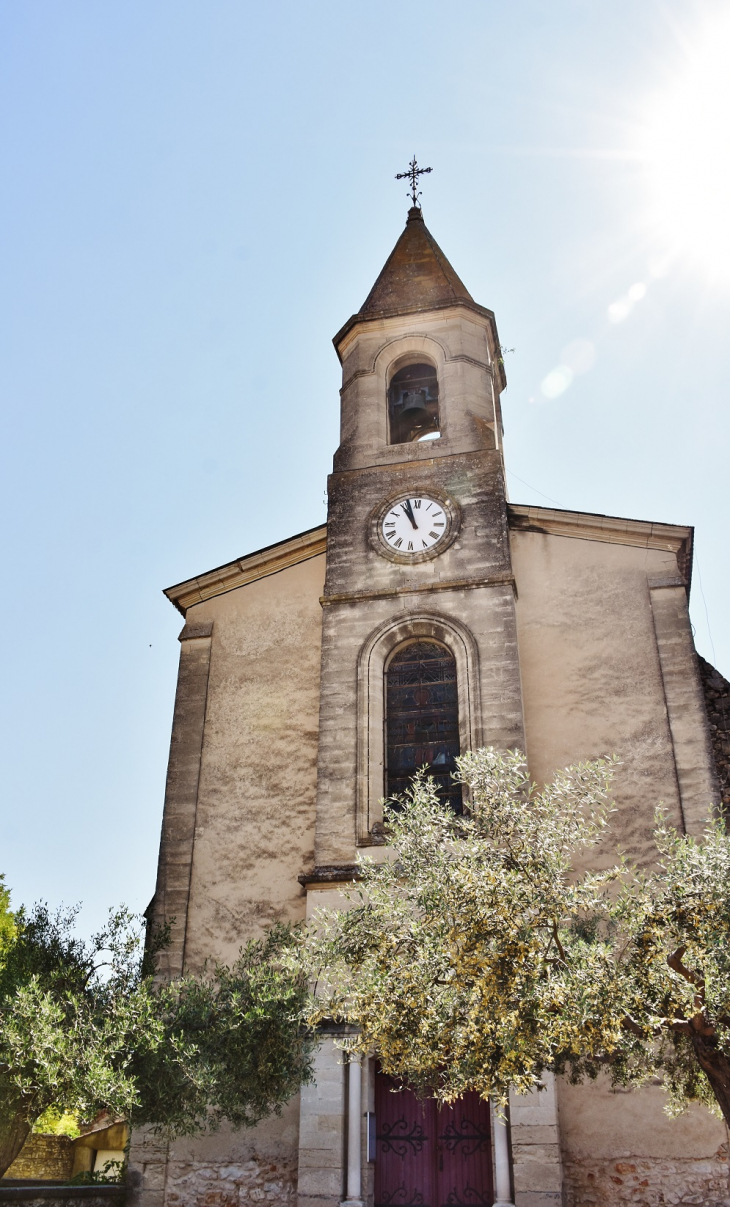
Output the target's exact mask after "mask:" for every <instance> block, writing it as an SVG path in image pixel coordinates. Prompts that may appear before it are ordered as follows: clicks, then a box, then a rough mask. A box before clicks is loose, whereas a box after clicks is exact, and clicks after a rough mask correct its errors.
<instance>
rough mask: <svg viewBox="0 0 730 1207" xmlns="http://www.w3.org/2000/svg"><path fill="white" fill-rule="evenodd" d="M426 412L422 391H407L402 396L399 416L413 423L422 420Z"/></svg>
mask: <svg viewBox="0 0 730 1207" xmlns="http://www.w3.org/2000/svg"><path fill="white" fill-rule="evenodd" d="M427 411H428V407H427V406H426V399H425V391H424V390H408V391H407V393H405V394H404V395H403V410H402V411H401V416H402V417H403V418H404V419H405V418H406V417H407V418H408V420H409V422H411V423H413V422H415V421H417V420H419V419H423V418H424V417H425V415H426V412H427Z"/></svg>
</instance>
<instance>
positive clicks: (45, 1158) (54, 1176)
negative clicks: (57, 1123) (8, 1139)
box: [5, 1133, 74, 1182]
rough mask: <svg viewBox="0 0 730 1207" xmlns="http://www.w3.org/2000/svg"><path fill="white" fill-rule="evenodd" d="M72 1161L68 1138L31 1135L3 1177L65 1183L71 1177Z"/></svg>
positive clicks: (72, 1156) (70, 1144)
mask: <svg viewBox="0 0 730 1207" xmlns="http://www.w3.org/2000/svg"><path fill="white" fill-rule="evenodd" d="M73 1159H74V1153H73V1140H71V1139H70V1138H69V1137H68V1136H50V1135H49V1136H44V1135H40V1134H37V1133H31V1135H30V1136H29V1137H28V1139H27V1140H26V1142H25V1144H24V1145H23V1147H22V1149H21V1151H20V1153H19V1154H18V1156H17V1157H16V1158H15V1160H14V1161H13V1164H12V1165H11V1166H10V1168H9V1169H8V1170H7V1172H6V1174H5V1177H6V1178H36V1179H38V1180H39V1181H51V1182H63V1181H67V1180H68V1179H69V1178H70V1177H71V1170H72V1167H73Z"/></svg>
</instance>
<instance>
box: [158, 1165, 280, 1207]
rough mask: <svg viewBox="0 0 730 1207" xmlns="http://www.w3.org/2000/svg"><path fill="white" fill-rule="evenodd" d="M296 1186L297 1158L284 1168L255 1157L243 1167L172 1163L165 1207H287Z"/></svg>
mask: <svg viewBox="0 0 730 1207" xmlns="http://www.w3.org/2000/svg"><path fill="white" fill-rule="evenodd" d="M296 1185H297V1167H296V1157H294V1158H293V1159H292V1161H291V1162H290V1163H288V1164H286V1165H274V1164H272V1163H271V1162H270V1161H267V1160H265V1159H262V1158H260V1157H258V1156H254V1157H252V1158H251V1160H250V1161H246V1162H244V1163H243V1164H242V1165H233V1164H232V1165H215V1166H211V1165H210V1164H207V1163H203V1162H201V1161H191V1162H183V1161H179V1162H178V1161H171V1162H170V1164H169V1165H168V1169H167V1187H166V1194H165V1207H239V1204H243V1203H267V1204H269V1203H271V1204H276V1207H287V1205H288V1204H290V1203H293V1202H294V1200H295V1198H296Z"/></svg>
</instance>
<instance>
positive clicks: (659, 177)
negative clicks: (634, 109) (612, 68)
mask: <svg viewBox="0 0 730 1207" xmlns="http://www.w3.org/2000/svg"><path fill="white" fill-rule="evenodd" d="M685 56H686V57H685V65H684V69H683V71H682V72H681V73H680V75H679V76H678V78H677V80H676V82H675V84H674V85H673V86H672V87H671V88H669V89H667V90H666V91H665V92H664V93H661V94H659V95H657V96H656V97H655V98H654V100H653V101H652V103H651V104H650V106H649V110H648V114H647V120H646V122H645V124H644V126H643V131H642V135H641V147H640V151H641V153H642V157H643V159H644V161H645V164H646V168H647V183H648V188H649V199H650V206H651V225H652V228H653V231H654V233H655V234H656V235H658V236H659V237H660V239H661V240H662V241H663V242H665V244H666V245H667V246H668V248H670V249H671V251H672V252H673V253H675V254H676V253H677V252H679V253H681V254H682V255H683V256H684V257H686V258H688V259H689V260H691V261H692V262H693V263H694V264H695V265H696V266H697V267H700V268H701V269H702V270H703V272H704V273H706V274H708V275H709V276H711V277H712V278H714V279H716V280H718V281H722V282H724V283H725V284H730V221H728V215H729V214H730V157H728V144H730V70H729V69H728V63H729V62H730V13H729V12H728V10H727V8H726V7H723V10H722V11H721V12H718V13H717V15H716V16H715V17H714V18H713V19H712V21H707V22H706V23H705V25H704V26H703V27H702V28H701V29H700V31H699V32H698V33H697V35H696V36H695V38H694V39H690V40H688V42H687V43H686V45H685Z"/></svg>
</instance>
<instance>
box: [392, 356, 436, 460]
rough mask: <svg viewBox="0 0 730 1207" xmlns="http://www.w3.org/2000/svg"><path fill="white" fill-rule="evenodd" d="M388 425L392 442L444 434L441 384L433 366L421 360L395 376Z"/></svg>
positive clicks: (426, 438) (399, 442)
mask: <svg viewBox="0 0 730 1207" xmlns="http://www.w3.org/2000/svg"><path fill="white" fill-rule="evenodd" d="M388 427H389V433H390V438H389V442H390V443H391V444H408V443H409V442H411V441H414V440H434V439H436V438H437V437H438V436H439V435H440V423H439V383H438V376H437V374H436V369H435V368H434V366H433V365H431V364H428V363H427V362H426V361H420V362H419V363H418V364H413V365H405V366H404V367H403V368H402V369H399V370H398V372H397V373H395V374H394V375H393V377H392V379H391V382H390V386H389V388H388Z"/></svg>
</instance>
